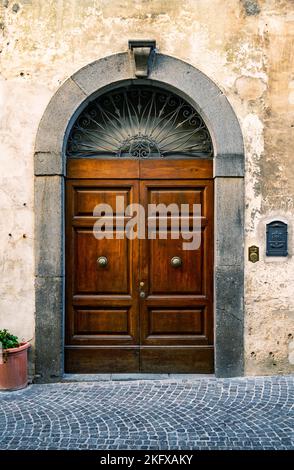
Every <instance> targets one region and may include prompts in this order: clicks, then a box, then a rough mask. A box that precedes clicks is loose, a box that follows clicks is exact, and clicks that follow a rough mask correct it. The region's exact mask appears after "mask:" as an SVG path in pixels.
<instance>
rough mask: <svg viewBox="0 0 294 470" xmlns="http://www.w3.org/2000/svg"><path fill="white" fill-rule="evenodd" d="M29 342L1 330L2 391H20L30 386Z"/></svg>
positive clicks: (0, 363) (0, 386) (0, 387)
mask: <svg viewBox="0 0 294 470" xmlns="http://www.w3.org/2000/svg"><path fill="white" fill-rule="evenodd" d="M29 347H30V343H29V342H20V341H19V339H18V338H17V337H16V336H14V335H12V334H11V333H9V331H7V330H0V390H19V389H21V388H24V387H26V386H27V384H28V368H27V363H28V348H29Z"/></svg>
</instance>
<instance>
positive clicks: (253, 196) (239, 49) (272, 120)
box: [0, 0, 294, 374]
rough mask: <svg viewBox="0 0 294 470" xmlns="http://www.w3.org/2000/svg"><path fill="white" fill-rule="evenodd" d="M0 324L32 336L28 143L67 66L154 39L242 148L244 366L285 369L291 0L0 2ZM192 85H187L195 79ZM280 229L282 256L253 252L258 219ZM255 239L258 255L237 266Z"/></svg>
mask: <svg viewBox="0 0 294 470" xmlns="http://www.w3.org/2000/svg"><path fill="white" fill-rule="evenodd" d="M0 11H1V19H0V35H1V36H2V37H1V40H2V41H1V42H2V44H1V47H0V51H1V53H0V58H1V76H0V85H1V118H0V119H1V126H0V133H1V138H0V145H1V151H0V161H1V174H0V210H1V218H0V246H1V252H0V256H1V264H0V266H1V282H0V328H1V327H7V328H9V329H11V330H13V332H15V333H16V334H18V335H20V336H21V337H24V338H32V337H33V335H34V277H33V273H34V240H33V233H34V207H33V148H34V140H35V136H36V130H37V127H38V123H39V121H40V118H41V116H42V114H43V112H44V110H45V107H46V105H47V103H48V101H49V99H50V98H51V96H52V95H53V94H54V92H55V91H56V90H57V89H58V87H59V86H60V84H61V83H62V82H63V81H64V80H65V79H66V78H67V77H68V76H70V75H71V74H72V73H74V72H75V71H76V70H78V69H79V68H81V67H82V66H84V65H86V64H87V63H89V62H91V61H94V60H96V59H98V58H100V57H103V56H107V55H109V54H113V53H117V52H120V51H124V50H126V48H127V40H128V39H129V38H154V39H156V40H157V44H158V47H159V49H160V51H162V52H163V53H165V54H170V55H173V56H175V57H178V58H180V59H182V60H185V61H187V62H189V63H191V64H193V65H194V66H195V67H197V68H199V69H200V70H201V71H202V72H204V73H206V74H207V75H208V76H209V77H210V78H212V79H213V80H214V81H215V82H216V83H217V84H218V86H219V87H220V88H221V89H222V90H223V91H224V93H225V94H226V96H227V97H228V99H229V100H230V102H231V104H232V105H233V107H234V109H235V112H236V114H237V116H238V118H239V120H240V123H241V126H242V130H243V133H244V139H245V147H246V250H245V256H246V291H245V301H246V324H245V344H246V372H247V373H248V374H272V373H283V372H290V371H293V370H294V342H293V337H294V298H293V286H294V260H293V256H292V255H293V251H294V246H293V244H294V237H293V236H292V231H293V223H294V220H293V219H294V202H293V197H294V159H293V157H292V155H291V149H292V148H293V144H294V142H293V140H294V137H293V136H294V133H293V126H294V74H293V70H294V67H293V65H294V63H293V62H294V57H293V56H294V53H293V51H294V47H293V46H294V44H293V42H294V39H293V38H294V0H210V1H207V0H173V1H170V0H124V1H122V0H112V1H109V0H83V1H82V0H48V1H46V2H43V1H42V0H22V1H19V2H13V1H8V0H2V1H1V2H0ZM195 86H196V85H195ZM276 216H279V217H280V216H283V218H284V219H285V220H287V221H288V222H289V224H290V247H289V252H290V255H289V257H288V258H287V259H283V260H281V259H279V260H270V259H266V258H265V256H264V252H265V250H264V244H265V240H264V232H265V229H264V223H265V222H267V221H268V220H271V217H276ZM251 244H256V245H258V246H260V249H261V260H260V261H259V262H258V263H256V264H252V263H249V262H248V261H247V247H248V246H249V245H251Z"/></svg>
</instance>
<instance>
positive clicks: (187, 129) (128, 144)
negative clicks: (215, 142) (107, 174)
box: [67, 85, 212, 158]
mask: <svg viewBox="0 0 294 470" xmlns="http://www.w3.org/2000/svg"><path fill="white" fill-rule="evenodd" d="M67 155H68V156H69V157H89V156H112V157H124V158H160V157H172V156H188V157H189V156H190V157H193V156H194V157H211V156H212V143H211V138H210V135H209V132H208V129H207V127H206V125H205V123H204V121H203V120H202V118H201V116H200V115H199V114H198V113H197V111H196V110H195V109H194V108H193V107H192V106H191V105H190V104H189V103H187V101H185V100H184V99H183V98H180V97H179V96H177V95H175V94H173V93H170V92H168V91H165V90H162V89H160V88H156V87H147V86H142V87H141V86H134V85H132V86H128V87H124V88H119V89H116V90H114V91H111V92H108V93H106V94H104V95H102V96H100V97H98V98H96V99H95V100H93V101H91V102H90V103H89V104H88V105H87V107H86V108H85V109H84V110H83V111H82V112H81V114H80V115H79V116H78V118H77V119H76V121H75V123H74V125H73V127H72V129H71V131H70V134H69V138H68V142H67Z"/></svg>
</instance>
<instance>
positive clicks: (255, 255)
mask: <svg viewBox="0 0 294 470" xmlns="http://www.w3.org/2000/svg"><path fill="white" fill-rule="evenodd" d="M248 259H249V261H251V263H256V262H257V261H259V248H258V246H255V245H252V246H250V247H249V248H248Z"/></svg>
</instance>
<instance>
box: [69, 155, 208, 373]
mask: <svg viewBox="0 0 294 470" xmlns="http://www.w3.org/2000/svg"><path fill="white" fill-rule="evenodd" d="M67 175H68V177H67V181H66V328H65V330H66V331H65V370H66V372H75V373H112V372H113V373H114V372H117V373H119V372H121V373H123V372H153V373H211V372H213V367H214V366H213V362H214V361H213V357H214V353H213V180H212V163H211V161H210V160H181V159H169V160H123V159H121V160H116V159H108V160H102V159H86V158H82V159H72V160H69V161H68V167H67ZM117 196H120V197H121V198H120V201H123V202H124V208H126V207H127V206H128V205H129V204H132V203H137V204H140V205H142V206H143V207H144V209H145V219H144V220H145V222H144V224H146V227H145V228H146V234H147V233H148V224H150V223H151V222H152V227H153V230H154V232H155V234H153V236H152V238H151V237H150V236H149V238H148V237H147V236H146V237H145V238H134V239H129V238H127V237H126V236H125V235H124V233H123V232H124V229H125V226H126V224H127V223H128V221H129V220H130V218H131V216H130V215H128V213H127V214H125V213H124V211H123V212H121V206H120V214H116V197H117ZM101 203H103V204H108V205H109V206H111V207H112V208H113V213H114V220H113V227H114V233H113V238H108V236H106V235H107V233H106V234H105V237H104V238H102V239H97V238H96V237H95V236H94V233H93V226H94V224H95V222H96V220H97V217H95V216H94V215H93V210H94V208H95V207H96V206H97V205H98V204H101ZM148 204H156V205H157V204H165V205H166V206H168V205H169V204H177V205H181V204H189V207H190V210H189V214H187V219H188V221H189V226H190V227H191V226H192V225H193V212H192V207H193V204H200V205H201V244H200V246H199V247H198V248H197V249H194V250H184V249H183V242H187V239H185V235H181V236H180V237H179V238H176V237H174V235H173V229H174V225H173V223H172V222H173V220H172V217H171V216H170V214H168V217H167V220H166V222H167V238H161V236H160V230H161V227H162V226H160V215H158V214H153V213H151V215H150V213H149V215H148ZM96 215H97V214H96ZM106 215H107V214H106ZM117 215H119V216H120V218H119V219H116V216H117ZM194 216H195V214H194ZM174 217H175V215H174ZM117 220H119V223H118V222H117ZM122 221H123V223H122ZM116 223H117V226H116ZM108 228H109V226H108V225H107V226H106V229H105V230H106V231H107V230H108ZM101 260H102V261H101Z"/></svg>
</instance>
